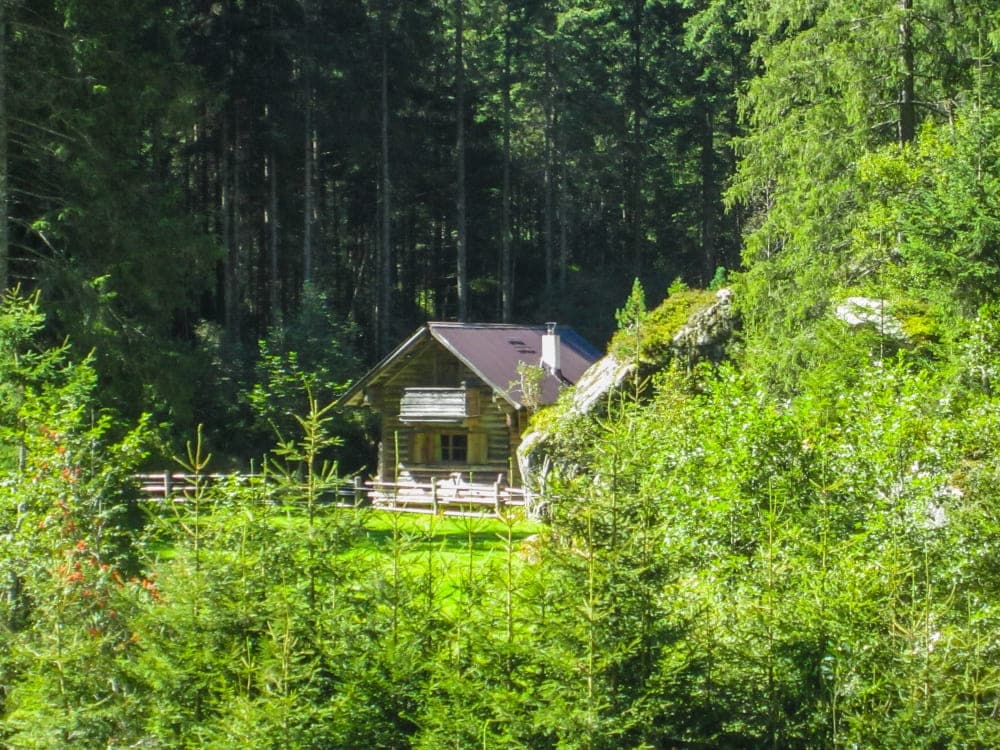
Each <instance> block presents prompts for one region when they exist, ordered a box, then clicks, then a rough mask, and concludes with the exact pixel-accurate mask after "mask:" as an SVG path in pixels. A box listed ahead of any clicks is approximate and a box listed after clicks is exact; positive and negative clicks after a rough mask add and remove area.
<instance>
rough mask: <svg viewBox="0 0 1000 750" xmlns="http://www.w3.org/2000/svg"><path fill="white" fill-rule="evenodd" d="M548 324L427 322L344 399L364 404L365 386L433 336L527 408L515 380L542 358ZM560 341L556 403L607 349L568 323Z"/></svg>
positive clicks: (550, 396)
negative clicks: (522, 367)
mask: <svg viewBox="0 0 1000 750" xmlns="http://www.w3.org/2000/svg"><path fill="white" fill-rule="evenodd" d="M546 330H547V327H546V326H544V325H537V326H523V325H513V324H500V323H441V322H432V323H427V324H426V325H424V326H422V327H421V328H420V329H418V330H417V331H416V333H414V334H413V335H412V336H411V337H410V338H408V339H407V340H406V341H404V342H403V343H402V344H400V345H399V346H398V347H396V348H395V349H394V350H393V351H392V352H391V353H390V354H389V355H388V356H387V357H385V358H384V359H383V360H382V361H381V362H379V363H378V364H377V365H376V366H375V367H374V368H372V369H371V370H370V371H369V372H368V373H367V374H366V375H365V376H364V377H363V378H361V379H360V380H359V381H357V382H356V383H355V384H354V385H353V386H351V388H350V389H348V391H347V392H346V393H345V394H344V395H343V396H342V397H341V398H340V399H339V402H338V403H340V404H350V405H359V404H360V403H361V401H362V396H363V391H364V388H365V387H366V386H368V385H370V384H373V383H375V382H378V380H379V379H380V376H381V375H382V374H384V373H386V372H387V371H389V370H392V369H393V365H394V364H395V363H396V361H397V360H398V359H399V358H400V357H401V356H402V355H404V354H405V353H407V352H409V351H411V350H412V349H414V348H415V347H416V346H418V345H420V343H421V342H423V341H424V340H426V339H427V337H432V338H433V339H434V340H436V341H437V342H438V343H440V344H441V345H442V346H443V347H445V348H446V349H447V350H448V351H450V352H451V353H452V354H454V355H455V357H456V358H457V359H458V360H459V361H461V362H462V363H463V364H464V365H466V366H467V367H468V368H469V369H470V370H472V371H473V372H474V373H476V375H477V376H478V377H480V378H481V379H482V380H483V382H484V383H485V384H486V385H488V386H490V387H491V388H492V389H493V390H494V391H496V392H497V393H498V394H500V395H501V396H502V397H503V398H504V399H506V400H507V401H508V402H509V403H510V404H511V405H513V406H515V407H516V408H521V407H522V406H523V405H524V403H523V394H521V392H520V389H519V388H517V386H516V385H515V386H514V387H513V388H512V387H511V384H512V383H517V382H519V380H520V376H519V375H518V372H517V369H518V365H519V364H520V363H522V362H523V363H524V364H527V365H533V366H534V365H539V364H540V363H541V357H542V336H543V335H544V334H545V332H546ZM556 333H558V334H559V340H560V353H559V357H560V374H561V376H562V377H561V378H560V377H556V376H554V375H551V374H548V373H547V374H546V375H545V377H544V378H543V380H542V394H541V401H542V403H543V404H548V403H552V402H553V401H555V400H556V398H557V397H558V396H559V390H560V389H561V388H562V387H563V386H564V385H566V384H573V383H576V382H577V381H578V380H579V379H580V376H581V375H583V373H584V372H585V371H586V370H587V368H588V367H590V365H592V364H593V363H594V362H596V361H597V360H598V359H599V358H600V357H601V353H600V352H599V351H597V349H595V348H594V347H593V346H591V344H590V343H589V342H588V341H587V340H586V339H584V338H583V337H582V336H581V335H580V334H578V333H577V332H576V331H574V330H573V329H572V328H570V327H568V326H557V327H556Z"/></svg>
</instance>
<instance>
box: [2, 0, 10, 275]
mask: <svg viewBox="0 0 1000 750" xmlns="http://www.w3.org/2000/svg"><path fill="white" fill-rule="evenodd" d="M7 190H8V187H7V3H6V0H0V292H2V291H3V290H4V289H6V288H7V286H8V284H9V275H10V235H9V230H8V217H7V211H8V198H7Z"/></svg>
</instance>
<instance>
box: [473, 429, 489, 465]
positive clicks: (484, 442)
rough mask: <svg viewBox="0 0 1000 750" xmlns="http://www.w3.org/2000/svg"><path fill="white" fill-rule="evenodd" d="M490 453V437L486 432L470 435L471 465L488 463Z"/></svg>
mask: <svg viewBox="0 0 1000 750" xmlns="http://www.w3.org/2000/svg"><path fill="white" fill-rule="evenodd" d="M488 451H489V436H488V435H487V434H486V433H485V432H470V433H469V458H468V461H469V463H470V464H484V463H486V459H487V453H488Z"/></svg>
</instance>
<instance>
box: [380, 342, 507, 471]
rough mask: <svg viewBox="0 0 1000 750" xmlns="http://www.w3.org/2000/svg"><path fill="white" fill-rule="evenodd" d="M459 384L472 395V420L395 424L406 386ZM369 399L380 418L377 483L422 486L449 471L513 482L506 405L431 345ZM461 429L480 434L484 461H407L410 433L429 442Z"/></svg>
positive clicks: (411, 442) (411, 450) (409, 458)
mask: <svg viewBox="0 0 1000 750" xmlns="http://www.w3.org/2000/svg"><path fill="white" fill-rule="evenodd" d="M463 382H464V383H466V384H467V386H468V387H470V388H473V389H475V390H476V391H477V392H478V396H479V416H478V417H474V418H470V419H467V420H465V422H464V424H461V425H460V424H453V425H451V424H411V423H404V422H402V421H400V419H399V406H400V400H401V399H402V397H403V392H404V390H405V389H406V388H413V387H442V388H458V387H460V386H461V385H462V383H463ZM370 399H371V402H372V406H374V407H375V408H376V409H378V411H379V412H380V413H381V415H382V450H381V451H380V452H379V460H380V463H379V467H378V469H379V477H380V478H381V479H382V481H386V482H393V481H400V482H420V483H425V482H429V481H430V480H431V479H432V478H434V479H440V478H445V477H447V476H449V475H450V474H452V473H460V474H461V476H462V477H463V478H464V479H465V480H466V481H473V482H495V481H496V480H497V478H498V476H499V475H501V474H502V475H503V477H504V479H505V480H506V481H507V482H508V483H512V484H516V483H518V481H519V480H518V477H517V469H516V462H513V469H514V473H513V474H512V473H511V468H512V463H511V461H510V457H511V456H512V453H511V452H510V446H511V441H512V436H511V431H510V429H509V428H508V416H507V412H508V410H510V407H509V405H508V404H507V403H506V402H505V401H503V400H502V399H495V398H494V394H493V390H492V388H490V387H489V386H485V385H482V384H480V383H479V380H478V378H477V377H476V375H475V374H474V373H473V372H472V371H471V370H469V369H468V368H466V367H465V366H464V365H462V364H461V363H460V362H459V361H458V360H456V359H455V357H454V356H453V355H452V354H451V353H450V352H448V351H447V350H446V349H445V348H444V347H442V346H441V345H440V344H438V343H437V342H436V341H432V342H428V344H427V345H426V346H423V347H421V348H420V349H418V350H417V351H415V352H414V353H413V355H412V356H411V358H410V360H409V362H407V363H406V364H405V365H404V366H403V367H402V368H400V369H399V371H397V372H396V373H395V374H394V375H393V376H392V377H391V378H390V379H389V380H387V381H385V382H384V383H382V384H380V385H379V386H378V387H377V388H373V389H372V392H371V393H370ZM511 416H512V421H511V424H512V425H514V426H515V427H516V425H517V424H518V415H517V414H516V413H515V414H512V415H511ZM465 430H468V431H469V432H470V433H481V434H483V438H481V439H482V440H483V442H484V448H485V451H484V452H485V460H484V461H480V462H476V463H470V464H467V465H462V464H453V465H437V466H429V465H427V464H426V463H419V462H415V461H414V460H413V459H414V456H415V445H414V442H415V439H414V436H415V434H416V433H425V434H428V435H430V436H432V438H431V439H433V440H436V439H437V436H438V435H440V434H441V433H447V432H463V431H465ZM470 442H472V441H470ZM470 448H471V446H470ZM397 456H398V465H399V468H398V471H397V468H396V467H397Z"/></svg>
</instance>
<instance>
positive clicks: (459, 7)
mask: <svg viewBox="0 0 1000 750" xmlns="http://www.w3.org/2000/svg"><path fill="white" fill-rule="evenodd" d="M455 14H456V18H455V119H456V121H457V123H456V135H455V161H456V166H457V168H458V176H457V179H456V185H455V193H456V195H455V208H456V211H455V214H456V216H455V224H456V226H455V230H456V234H457V243H456V247H455V254H456V264H455V274H456V293H457V297H458V319H459V321H463V322H464V321H466V320H468V318H469V257H468V252H469V250H468V246H467V241H468V235H467V233H466V227H465V200H466V196H465V60H464V58H463V56H462V42H463V36H464V24H465V19H464V15H465V9H464V7H463V0H455Z"/></svg>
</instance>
